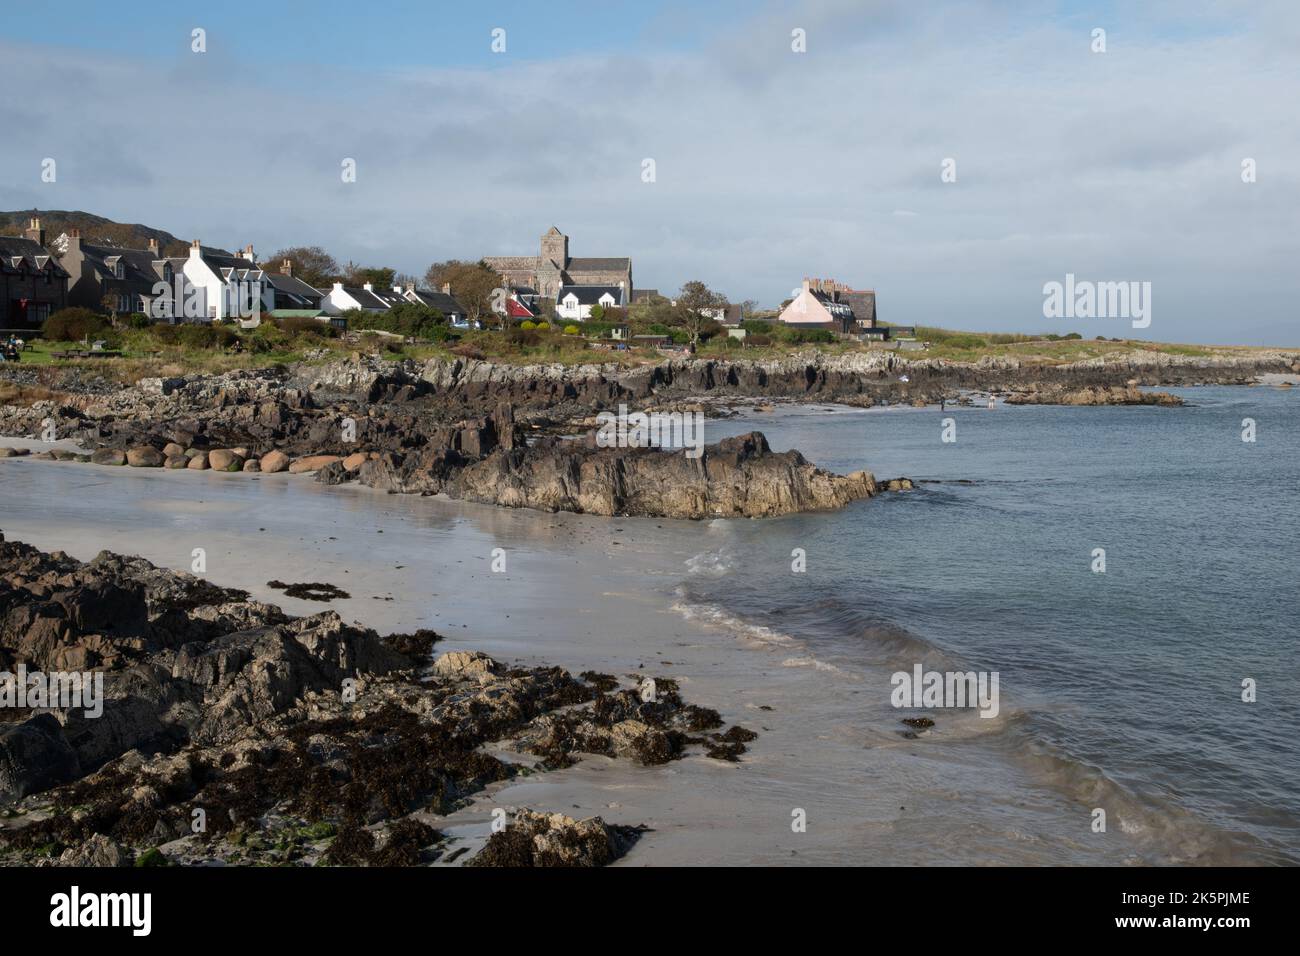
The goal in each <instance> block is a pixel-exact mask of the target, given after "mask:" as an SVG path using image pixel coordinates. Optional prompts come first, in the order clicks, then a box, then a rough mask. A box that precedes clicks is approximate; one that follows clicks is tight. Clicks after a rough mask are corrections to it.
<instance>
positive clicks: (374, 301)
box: [320, 282, 393, 315]
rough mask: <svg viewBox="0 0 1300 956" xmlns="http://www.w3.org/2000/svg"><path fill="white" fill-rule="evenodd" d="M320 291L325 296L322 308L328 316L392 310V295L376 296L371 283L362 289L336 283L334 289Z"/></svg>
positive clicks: (322, 300)
mask: <svg viewBox="0 0 1300 956" xmlns="http://www.w3.org/2000/svg"><path fill="white" fill-rule="evenodd" d="M320 291H321V293H322V296H323V297H322V299H321V308H322V309H324V310H325V313H326V315H342V314H343V313H344V312H347V311H349V310H351V309H360V310H361V311H363V312H387V311H388V310H389V309H390V308H392V298H393V296H392V293H387V294H385V295H384V296H383V297H380V296H379V295H376V294H375V287H374V286H373V285H372V284H371V283H369V282H367V283H365V284H364V285H362V286H361V287H360V288H357V287H356V286H345V285H344V284H343V283H342V282H335V283H334V285H333V287H332V288H330V289H321V290H320Z"/></svg>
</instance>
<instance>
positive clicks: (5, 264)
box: [0, 236, 68, 276]
mask: <svg viewBox="0 0 1300 956" xmlns="http://www.w3.org/2000/svg"><path fill="white" fill-rule="evenodd" d="M51 261H53V263H54V274H55V275H56V276H67V274H68V270H66V269H64V268H63V266H61V265H59V260H58V259H55V258H54V257H53V256H51V255H50V252H49V250H48V249H46V248H45V247H44V246H42V245H41V244H40V243H39V242H36V241H35V240H33V239H28V238H26V237H25V236H0V268H3V269H4V271H5V272H17V271H18V267H19V266H20V265H21V264H23V263H26V265H27V268H28V269H30V270H32V271H36V272H39V271H41V270H43V269H44V268H45V266H46V263H48V262H51Z"/></svg>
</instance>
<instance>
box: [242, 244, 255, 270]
mask: <svg viewBox="0 0 1300 956" xmlns="http://www.w3.org/2000/svg"><path fill="white" fill-rule="evenodd" d="M244 258H245V259H247V260H248V261H249V262H251V263H253V264H254V265H256V264H257V259H255V258H254V257H253V244H252V243H251V242H250V243H249V244H248V245H246V246H244Z"/></svg>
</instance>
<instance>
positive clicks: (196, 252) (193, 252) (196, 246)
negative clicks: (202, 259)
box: [190, 239, 203, 259]
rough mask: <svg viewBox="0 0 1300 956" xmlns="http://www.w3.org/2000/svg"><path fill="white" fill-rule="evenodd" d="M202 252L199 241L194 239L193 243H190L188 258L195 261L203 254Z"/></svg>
mask: <svg viewBox="0 0 1300 956" xmlns="http://www.w3.org/2000/svg"><path fill="white" fill-rule="evenodd" d="M202 250H203V246H202V244H201V243H200V242H199V240H197V239H195V240H194V241H193V242H191V243H190V258H191V259H197V258H198V257H199V256H200V255H202V254H203V252H202Z"/></svg>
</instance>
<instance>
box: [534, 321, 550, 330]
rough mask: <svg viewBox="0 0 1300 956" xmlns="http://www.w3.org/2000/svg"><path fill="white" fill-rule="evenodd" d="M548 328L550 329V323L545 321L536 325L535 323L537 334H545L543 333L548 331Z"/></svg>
mask: <svg viewBox="0 0 1300 956" xmlns="http://www.w3.org/2000/svg"><path fill="white" fill-rule="evenodd" d="M550 327H551V323H550V322H547V321H546V320H545V319H543V320H542V321H541V322H538V323H537V331H538V332H545V331H546V330H547V329H549V328H550Z"/></svg>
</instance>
